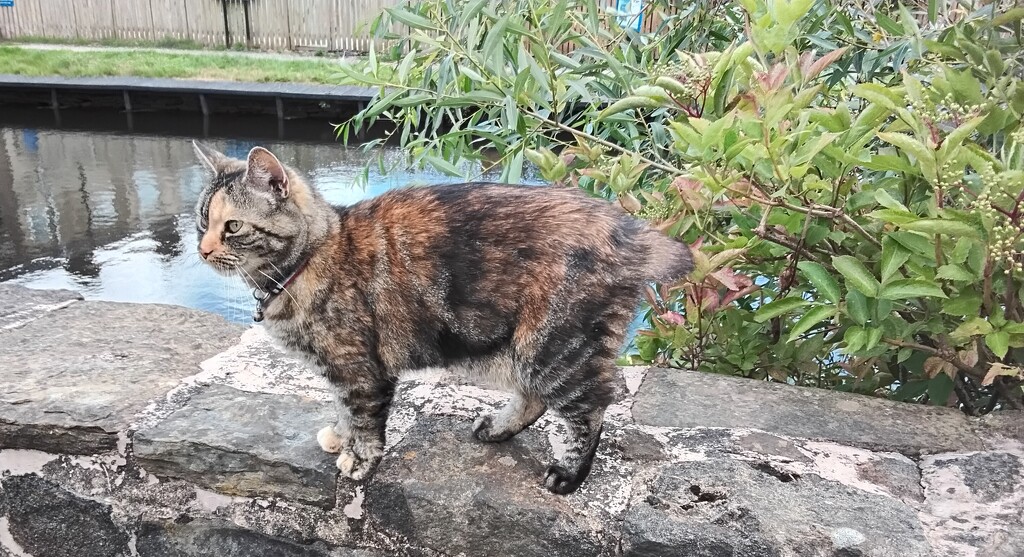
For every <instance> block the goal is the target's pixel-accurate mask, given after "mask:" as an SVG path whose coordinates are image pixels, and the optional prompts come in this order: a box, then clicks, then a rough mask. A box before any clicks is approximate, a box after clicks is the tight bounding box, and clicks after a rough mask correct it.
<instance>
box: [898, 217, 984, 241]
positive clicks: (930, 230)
mask: <svg viewBox="0 0 1024 557" xmlns="http://www.w3.org/2000/svg"><path fill="white" fill-rule="evenodd" d="M899 226H900V228H903V229H904V230H913V231H915V232H924V233H925V234H945V235H947V236H968V237H971V238H977V237H979V236H981V232H980V231H979V230H978V229H977V228H976V227H975V226H972V225H970V224H968V223H966V222H963V221H958V220H952V219H919V220H916V221H913V222H907V223H903V224H900V225H899Z"/></svg>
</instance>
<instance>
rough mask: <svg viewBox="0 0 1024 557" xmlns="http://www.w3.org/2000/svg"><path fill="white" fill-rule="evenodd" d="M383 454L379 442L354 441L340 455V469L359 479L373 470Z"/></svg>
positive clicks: (347, 474)
mask: <svg viewBox="0 0 1024 557" xmlns="http://www.w3.org/2000/svg"><path fill="white" fill-rule="evenodd" d="M383 454H384V451H383V450H382V448H381V447H380V445H379V444H377V443H360V442H356V443H353V444H352V445H349V446H348V447H345V448H343V449H342V450H341V454H340V455H339V456H338V470H341V473H342V474H345V475H346V476H348V477H349V478H352V479H353V480H356V481H359V480H361V479H363V478H365V477H366V476H368V475H369V474H370V472H371V471H373V469H374V467H376V466H377V463H378V462H380V457H381V455H383Z"/></svg>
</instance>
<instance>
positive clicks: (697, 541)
mask: <svg viewBox="0 0 1024 557" xmlns="http://www.w3.org/2000/svg"><path fill="white" fill-rule="evenodd" d="M622 542H623V549H624V555H625V556H627V557H640V556H644V557H678V556H680V555H687V556H690V557H726V556H728V557H783V556H791V555H799V556H801V557H826V556H827V557H833V556H854V555H855V556H858V557H930V556H931V555H933V554H932V551H931V547H930V545H929V544H928V541H927V540H926V538H925V536H924V532H923V529H922V526H921V524H920V522H919V521H918V519H917V516H916V513H915V511H914V510H913V509H911V508H910V507H908V506H906V505H904V504H903V503H901V502H899V501H897V500H895V499H892V498H890V497H886V496H883V495H873V494H868V493H865V492H863V491H859V490H856V489H853V488H850V487H848V486H845V485H842V484H839V483H836V482H831V481H826V480H822V479H820V478H819V477H817V476H814V475H807V476H801V477H796V478H794V477H792V476H789V477H787V476H782V477H779V476H777V475H773V474H771V473H770V472H766V471H765V470H763V469H762V468H760V467H758V466H756V465H754V464H752V463H746V462H742V461H739V460H735V459H731V458H728V457H717V458H708V459H706V460H702V461H691V462H681V463H675V464H668V465H665V466H663V467H662V468H661V469H660V470H659V471H658V473H657V475H656V476H655V477H654V478H653V479H652V480H650V481H648V482H645V483H644V484H643V485H642V486H637V489H636V490H635V491H634V493H633V495H632V498H631V500H630V506H629V509H628V510H627V511H626V514H625V516H624V518H623V540H622Z"/></svg>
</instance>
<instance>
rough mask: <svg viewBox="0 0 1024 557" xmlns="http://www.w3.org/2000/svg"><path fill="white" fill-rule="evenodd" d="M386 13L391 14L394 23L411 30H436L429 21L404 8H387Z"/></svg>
mask: <svg viewBox="0 0 1024 557" xmlns="http://www.w3.org/2000/svg"><path fill="white" fill-rule="evenodd" d="M386 11H387V12H388V13H389V14H391V17H392V18H394V19H395V21H398V22H399V23H404V24H406V25H408V26H409V27H411V28H413V29H424V30H426V29H436V27H434V23H433V22H431V21H430V20H429V19H427V18H425V17H423V16H421V15H419V14H414V13H412V12H410V11H408V10H406V9H405V8H387V9H386Z"/></svg>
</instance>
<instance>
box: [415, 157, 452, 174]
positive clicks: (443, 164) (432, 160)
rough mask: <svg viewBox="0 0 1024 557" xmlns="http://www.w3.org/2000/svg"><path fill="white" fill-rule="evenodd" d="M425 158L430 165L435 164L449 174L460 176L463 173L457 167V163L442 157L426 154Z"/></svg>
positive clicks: (438, 168) (434, 165) (435, 166)
mask: <svg viewBox="0 0 1024 557" xmlns="http://www.w3.org/2000/svg"><path fill="white" fill-rule="evenodd" d="M423 160H425V161H426V162H427V163H428V164H430V166H433V167H434V168H436V169H437V170H439V171H441V172H443V173H445V174H448V175H449V176H459V175H460V174H461V173H460V172H459V169H458V168H456V167H455V165H453V164H452V163H450V162H448V161H446V160H444V159H443V158H441V157H436V156H434V155H425V156H424V157H423Z"/></svg>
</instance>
